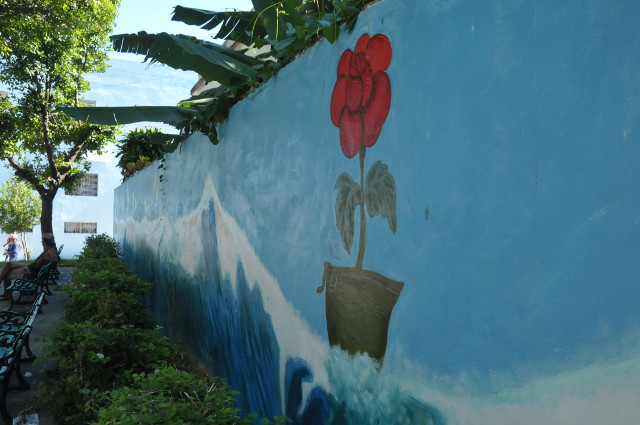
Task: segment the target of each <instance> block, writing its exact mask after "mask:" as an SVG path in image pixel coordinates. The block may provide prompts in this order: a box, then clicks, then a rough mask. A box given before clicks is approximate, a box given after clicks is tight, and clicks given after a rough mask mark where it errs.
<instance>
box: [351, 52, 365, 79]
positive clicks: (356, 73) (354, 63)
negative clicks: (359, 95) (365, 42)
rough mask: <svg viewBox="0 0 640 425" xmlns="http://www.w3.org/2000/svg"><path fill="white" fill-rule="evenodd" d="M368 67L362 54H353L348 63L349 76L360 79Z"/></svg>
mask: <svg viewBox="0 0 640 425" xmlns="http://www.w3.org/2000/svg"><path fill="white" fill-rule="evenodd" d="M368 67H369V63H368V62H367V57H366V56H365V55H364V53H356V54H353V55H352V56H351V60H350V61H349V75H350V76H351V77H360V76H361V75H362V73H363V72H364V71H365V69H367V68H368Z"/></svg>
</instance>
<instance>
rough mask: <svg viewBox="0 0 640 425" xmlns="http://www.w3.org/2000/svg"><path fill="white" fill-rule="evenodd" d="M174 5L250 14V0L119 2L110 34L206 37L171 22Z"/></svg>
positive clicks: (180, 23) (181, 24) (193, 28)
mask: <svg viewBox="0 0 640 425" xmlns="http://www.w3.org/2000/svg"><path fill="white" fill-rule="evenodd" d="M176 5H180V6H185V7H192V8H196V9H205V10H214V11H221V10H226V9H240V10H251V8H252V7H253V5H252V4H251V0H122V3H121V5H120V13H119V15H118V18H117V20H116V28H115V30H114V32H113V33H114V34H123V33H135V32H138V31H146V32H148V33H157V32H168V33H171V34H179V33H183V34H190V35H195V36H197V37H199V38H205V37H208V36H209V33H208V31H202V30H200V29H199V28H198V27H195V26H191V25H186V24H183V23H182V22H173V21H171V16H172V13H173V8H174V6H176Z"/></svg>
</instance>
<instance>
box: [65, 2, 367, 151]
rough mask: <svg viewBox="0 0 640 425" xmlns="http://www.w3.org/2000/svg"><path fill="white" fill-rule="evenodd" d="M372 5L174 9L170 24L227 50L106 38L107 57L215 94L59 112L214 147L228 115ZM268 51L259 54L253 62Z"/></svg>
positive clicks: (191, 41) (165, 40)
mask: <svg viewBox="0 0 640 425" xmlns="http://www.w3.org/2000/svg"><path fill="white" fill-rule="evenodd" d="M371 1H372V0H280V1H276V0H252V3H253V6H254V10H252V11H240V10H235V9H234V10H230V11H221V12H214V11H208V10H201V9H194V8H188V7H183V6H176V7H175V9H174V13H173V18H172V20H174V21H180V22H184V23H185V24H188V25H195V26H198V27H201V28H203V29H206V30H216V29H217V31H215V32H214V33H213V34H212V37H213V38H216V39H222V40H225V41H228V42H234V46H233V48H230V47H227V46H225V45H220V44H217V43H213V42H209V41H204V40H200V39H197V38H195V37H191V36H188V35H183V34H167V33H159V34H147V33H145V32H139V33H137V34H121V35H115V36H113V37H111V40H112V42H113V48H114V50H116V51H118V52H124V53H134V54H139V55H144V56H145V59H144V60H145V61H149V62H150V63H155V62H158V63H162V64H165V65H168V66H170V67H172V68H176V69H182V70H186V71H195V72H197V73H198V74H199V75H201V76H202V77H203V78H204V79H205V80H206V81H207V82H212V81H216V82H218V83H219V84H220V86H219V87H216V88H213V89H210V90H206V91H204V92H202V93H200V94H199V95H197V96H195V97H191V98H189V99H186V100H183V101H181V102H179V104H178V105H177V106H158V107H150V106H141V107H134V106H132V107H119V108H109V107H94V108H91V109H88V108H62V110H63V111H64V112H65V113H67V114H69V115H71V116H72V117H74V118H76V119H79V120H82V121H87V122H91V123H96V124H105V125H119V124H129V123H134V122H141V121H156V122H165V123H167V124H170V125H173V126H174V127H176V128H177V129H179V130H180V131H181V132H182V133H183V135H184V136H187V135H189V134H192V133H194V132H197V131H199V132H202V133H203V134H205V135H207V136H208V137H209V140H211V142H212V143H214V144H216V143H218V133H217V129H216V125H217V124H218V123H220V122H222V121H224V120H225V119H226V117H227V115H228V111H229V108H230V107H231V106H232V105H233V104H235V103H236V102H238V101H239V100H240V99H242V98H243V97H244V96H246V94H247V93H249V92H250V91H251V90H253V89H254V88H256V87H257V86H259V85H260V84H262V83H264V82H265V81H267V80H269V79H270V78H271V77H272V76H273V75H274V74H275V73H276V72H277V71H278V70H279V69H280V68H282V67H283V66H285V65H286V64H287V63H289V62H290V61H292V60H293V59H294V58H295V57H296V56H297V55H298V54H299V53H300V52H301V51H302V50H303V49H305V48H307V47H308V46H310V45H311V44H313V43H315V42H316V41H317V40H319V39H320V38H322V37H325V38H326V39H327V40H328V41H329V42H330V43H333V42H334V41H335V40H336V39H337V37H338V35H339V34H340V32H341V31H343V30H346V31H350V30H351V29H352V28H353V26H354V24H355V22H356V18H357V16H358V13H359V12H360V10H362V8H363V7H364V6H366V5H367V4H368V3H370V2H371ZM265 46H268V47H269V49H263V50H267V51H265V52H264V53H261V54H258V55H252V52H256V51H257V50H258V49H261V48H263V47H265Z"/></svg>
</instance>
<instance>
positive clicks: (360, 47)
mask: <svg viewBox="0 0 640 425" xmlns="http://www.w3.org/2000/svg"><path fill="white" fill-rule="evenodd" d="M370 38H371V36H370V35H369V34H362V35H361V36H360V38H359V39H358V42H357V43H356V47H355V49H353V51H354V52H356V53H357V52H364V51H365V50H366V49H367V43H368V42H369V39H370Z"/></svg>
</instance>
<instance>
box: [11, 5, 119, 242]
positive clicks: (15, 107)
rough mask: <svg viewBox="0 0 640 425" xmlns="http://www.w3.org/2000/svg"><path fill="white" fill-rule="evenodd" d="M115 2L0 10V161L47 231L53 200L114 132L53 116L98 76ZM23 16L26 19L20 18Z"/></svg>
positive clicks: (76, 99)
mask: <svg viewBox="0 0 640 425" xmlns="http://www.w3.org/2000/svg"><path fill="white" fill-rule="evenodd" d="M119 1H120V0H5V1H3V2H2V3H1V6H0V81H1V82H3V83H5V84H6V85H7V86H8V87H9V90H10V96H9V98H4V99H0V155H1V156H2V157H3V158H4V159H5V160H6V161H7V163H8V165H9V166H10V167H11V168H12V169H13V172H14V174H15V175H16V177H17V178H18V179H20V180H21V181H23V182H26V183H27V184H28V185H29V186H30V187H31V188H33V189H34V190H35V191H36V192H37V193H38V194H39V195H40V199H41V200H42V214H41V217H40V224H41V228H42V232H43V233H52V232H53V229H52V223H51V220H52V208H53V199H54V198H55V196H56V193H57V192H58V190H59V189H60V188H63V189H67V190H72V189H73V187H75V186H76V185H77V184H78V183H79V182H80V180H81V179H82V177H83V175H84V173H85V172H86V171H87V170H88V168H89V163H88V161H87V155H88V153H89V152H97V153H99V152H101V150H102V149H103V148H104V146H105V145H106V144H107V143H108V142H110V141H112V140H114V135H115V129H114V128H113V127H102V126H99V125H94V124H89V123H84V122H79V121H75V120H73V119H71V118H70V117H68V116H66V115H64V114H60V113H58V112H56V108H58V107H61V106H78V105H79V104H80V103H81V101H82V94H83V93H84V92H86V91H87V90H88V89H89V83H88V82H87V80H86V79H85V75H86V74H88V73H93V72H103V71H105V70H106V60H107V49H108V47H109V39H108V37H107V35H108V34H109V32H110V31H111V30H112V28H113V22H114V19H115V16H116V13H117V8H118V6H119ZM25 10H29V11H30V12H31V13H22V12H24V11H25Z"/></svg>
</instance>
